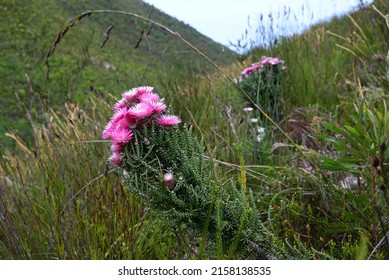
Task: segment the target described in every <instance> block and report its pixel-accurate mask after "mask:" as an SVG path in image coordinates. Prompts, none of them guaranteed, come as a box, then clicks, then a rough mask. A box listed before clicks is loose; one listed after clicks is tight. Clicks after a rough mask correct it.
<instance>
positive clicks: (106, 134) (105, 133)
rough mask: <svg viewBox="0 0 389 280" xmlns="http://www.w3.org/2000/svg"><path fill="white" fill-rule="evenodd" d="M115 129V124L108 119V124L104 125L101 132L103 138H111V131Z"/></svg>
mask: <svg viewBox="0 0 389 280" xmlns="http://www.w3.org/2000/svg"><path fill="white" fill-rule="evenodd" d="M115 129H116V127H115V124H114V123H113V122H112V121H110V122H108V124H107V125H106V126H105V128H104V130H103V133H102V134H101V136H102V138H103V139H109V138H111V135H112V132H113V131H114V130H115Z"/></svg>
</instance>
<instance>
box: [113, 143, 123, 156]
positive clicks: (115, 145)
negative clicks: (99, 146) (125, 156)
mask: <svg viewBox="0 0 389 280" xmlns="http://www.w3.org/2000/svg"><path fill="white" fill-rule="evenodd" d="M124 146H125V145H123V144H120V143H115V142H113V143H112V145H111V151H112V152H114V153H121V152H123V150H124Z"/></svg>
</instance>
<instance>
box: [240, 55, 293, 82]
mask: <svg viewBox="0 0 389 280" xmlns="http://www.w3.org/2000/svg"><path fill="white" fill-rule="evenodd" d="M274 65H281V66H282V67H281V70H285V69H286V66H285V61H283V60H281V59H279V58H278V57H267V56H262V57H261V59H260V60H259V61H258V62H255V63H253V64H251V66H249V67H247V68H245V69H244V70H243V71H242V72H241V75H240V77H238V78H237V79H235V82H236V83H237V84H239V83H242V82H243V80H244V79H246V78H247V77H249V76H250V75H251V74H252V73H253V72H262V71H263V70H264V68H265V67H269V66H270V67H272V66H274Z"/></svg>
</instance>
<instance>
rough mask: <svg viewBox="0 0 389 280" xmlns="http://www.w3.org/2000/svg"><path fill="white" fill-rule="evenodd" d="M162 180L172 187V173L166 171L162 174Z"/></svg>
mask: <svg viewBox="0 0 389 280" xmlns="http://www.w3.org/2000/svg"><path fill="white" fill-rule="evenodd" d="M163 182H164V184H165V186H168V187H172V186H173V185H174V176H173V173H171V172H168V173H165V174H164V175H163Z"/></svg>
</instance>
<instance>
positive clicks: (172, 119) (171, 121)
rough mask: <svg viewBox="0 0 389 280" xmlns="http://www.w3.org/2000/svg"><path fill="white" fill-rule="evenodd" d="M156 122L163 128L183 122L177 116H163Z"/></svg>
mask: <svg viewBox="0 0 389 280" xmlns="http://www.w3.org/2000/svg"><path fill="white" fill-rule="evenodd" d="M156 122H157V123H158V124H160V125H162V126H173V125H177V124H179V123H180V122H181V120H180V118H179V117H177V116H175V115H161V116H159V117H158V118H157V119H156Z"/></svg>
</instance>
